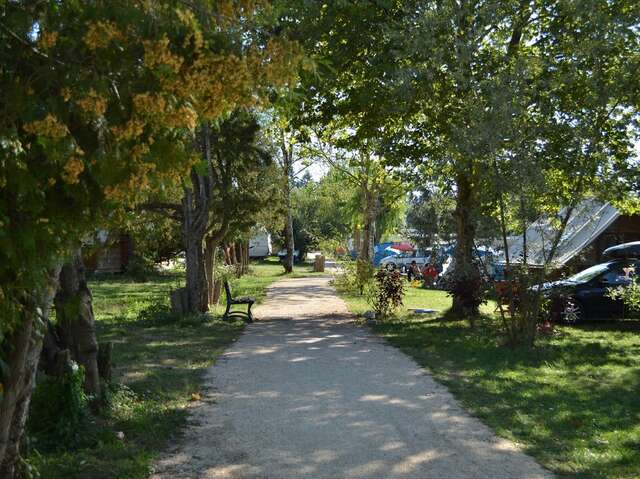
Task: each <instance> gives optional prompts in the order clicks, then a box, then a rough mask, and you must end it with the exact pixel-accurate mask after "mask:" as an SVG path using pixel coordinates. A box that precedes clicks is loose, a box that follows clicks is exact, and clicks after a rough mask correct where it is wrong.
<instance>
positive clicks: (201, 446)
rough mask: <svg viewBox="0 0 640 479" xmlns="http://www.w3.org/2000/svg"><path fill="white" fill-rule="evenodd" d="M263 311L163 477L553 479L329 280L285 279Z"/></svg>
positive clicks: (159, 477)
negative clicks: (381, 332) (391, 341)
mask: <svg viewBox="0 0 640 479" xmlns="http://www.w3.org/2000/svg"><path fill="white" fill-rule="evenodd" d="M256 317H257V318H259V319H260V321H259V322H257V323H255V324H252V325H249V327H248V328H247V330H246V332H245V333H244V334H243V335H242V336H241V338H240V339H239V340H238V341H237V342H236V343H235V344H234V345H233V347H231V348H230V349H229V350H228V351H227V352H226V353H225V354H224V355H223V356H222V357H221V358H220V359H219V360H218V363H217V364H216V365H215V366H214V367H212V368H211V369H210V370H209V372H208V374H207V378H206V383H207V389H206V391H205V396H206V399H205V401H204V403H203V404H202V405H201V406H200V407H198V408H197V409H196V411H195V413H194V416H193V425H192V426H191V427H190V428H189V429H188V431H187V433H186V436H185V438H184V440H183V441H181V444H179V445H178V446H177V447H176V450H175V451H173V452H171V453H169V454H168V455H167V456H166V457H164V458H163V459H162V460H161V461H159V462H158V464H157V471H158V472H157V474H156V475H154V476H152V477H153V478H154V479H169V478H172V479H174V478H181V479H184V478H193V479H196V478H198V479H201V478H202V479H204V478H220V479H222V478H224V479H236V478H256V479H257V478H261V479H289V478H291V479H298V478H309V479H323V478H326V479H329V478H331V479H342V478H353V479H356V478H357V479H364V478H366V479H372V478H380V479H396V478H411V479H413V478H416V479H426V478H439V479H453V478H490V479H506V478H518V479H524V478H531V479H533V478H547V477H551V475H550V474H549V473H548V472H546V471H544V470H543V469H542V468H541V467H540V466H539V465H537V464H536V463H535V462H534V461H533V460H532V459H531V458H530V457H528V456H526V455H524V454H523V453H522V452H519V451H518V450H517V448H516V447H514V445H513V444H511V443H509V442H508V441H505V440H502V439H498V438H496V437H495V436H494V435H493V434H492V433H491V431H490V430H489V429H488V428H486V427H485V426H484V425H482V424H481V423H480V422H479V421H478V420H476V419H474V418H472V417H470V416H469V415H468V414H467V413H466V412H464V411H463V410H462V408H461V407H460V406H459V405H458V404H457V402H456V401H455V400H454V399H453V397H452V396H451V395H450V394H449V392H448V391H447V390H446V389H445V388H444V387H443V386H441V385H439V384H437V383H436V382H435V381H434V380H433V379H432V378H431V376H430V375H429V374H427V373H426V372H425V371H424V370H422V369H421V368H420V367H418V366H417V365H416V364H415V363H414V362H413V361H412V360H411V359H410V358H408V357H407V356H406V355H404V354H403V353H401V352H400V351H398V350H397V349H395V348H393V347H391V346H389V345H387V344H386V343H385V342H384V341H383V340H381V339H379V338H377V337H375V336H374V335H372V334H371V333H370V332H368V330H367V329H366V328H363V327H358V326H356V325H354V324H353V323H352V322H351V321H350V319H349V315H348V312H347V309H346V306H345V305H344V303H343V302H342V300H340V299H339V298H337V297H336V295H335V292H334V291H333V289H332V288H331V287H330V286H329V285H328V279H327V278H320V277H313V278H301V279H291V280H284V281H280V282H278V283H275V284H274V285H273V286H272V287H271V288H270V290H269V296H268V299H267V301H266V302H265V303H264V304H263V305H261V306H260V307H258V308H256Z"/></svg>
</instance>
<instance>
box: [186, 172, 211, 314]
mask: <svg viewBox="0 0 640 479" xmlns="http://www.w3.org/2000/svg"><path fill="white" fill-rule="evenodd" d="M191 184H192V188H185V195H184V198H183V199H182V233H183V238H184V246H185V252H186V256H185V259H186V261H185V262H186V270H187V271H186V273H187V274H186V276H187V281H186V292H185V300H186V305H184V306H186V310H185V311H184V312H185V313H206V312H207V311H208V309H209V308H208V298H207V288H206V284H207V277H206V272H205V251H204V238H205V235H206V232H207V226H208V220H209V207H210V203H209V195H210V188H209V185H208V180H207V178H206V177H203V176H202V175H199V174H198V173H196V172H195V171H192V173H191Z"/></svg>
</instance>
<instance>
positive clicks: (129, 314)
mask: <svg viewBox="0 0 640 479" xmlns="http://www.w3.org/2000/svg"><path fill="white" fill-rule="evenodd" d="M307 270H308V267H307V265H303V266H300V267H299V268H298V270H297V271H296V272H295V273H294V276H304V275H305V274H307ZM282 277H283V274H282V267H281V266H280V265H279V263H278V262H277V261H273V260H271V261H269V260H267V261H264V262H261V263H259V264H255V265H253V266H252V271H251V274H249V275H247V276H244V277H242V278H240V279H237V280H234V281H232V288H233V291H234V294H237V295H253V296H256V297H257V299H258V301H261V300H262V299H263V298H264V296H265V288H266V287H267V286H268V285H269V284H271V283H272V282H274V281H276V280H278V279H280V278H282ZM183 283H184V274H183V273H179V272H174V273H167V274H163V275H158V276H156V277H153V279H152V280H150V281H148V282H144V283H136V282H134V281H132V280H131V279H129V278H127V277H122V276H109V277H104V278H100V279H95V280H93V281H91V284H90V286H91V289H92V292H93V296H94V311H95V314H96V319H97V329H98V339H99V341H100V342H105V341H112V342H113V343H114V352H113V354H114V355H113V364H114V371H113V373H114V380H115V381H114V382H115V383H116V384H118V386H117V387H116V388H115V389H114V391H113V393H112V395H111V405H110V407H109V408H108V410H107V411H105V412H104V413H102V414H101V416H100V417H98V418H91V419H90V421H91V422H90V423H88V424H87V427H86V428H84V430H83V431H82V432H81V434H80V435H79V437H78V439H77V441H75V442H76V444H74V445H73V446H68V447H63V448H60V449H58V450H53V451H52V450H50V451H47V452H46V453H45V452H42V453H38V452H37V451H34V452H33V453H32V454H31V456H30V458H29V459H30V462H31V463H32V464H34V465H35V466H36V467H37V468H38V469H39V470H40V473H41V477H42V478H47V479H62V478H77V479H80V478H83V479H86V478H91V479H115V478H123V477H127V478H132V479H138V478H139V479H142V478H146V477H148V475H149V473H150V467H151V464H152V462H153V460H154V458H155V457H157V455H158V453H159V452H160V451H162V450H163V449H164V448H165V447H166V445H167V443H168V442H169V440H170V439H171V438H172V437H175V436H176V434H177V433H178V432H179V431H180V430H181V429H182V428H183V427H184V426H185V424H186V420H187V417H188V413H189V407H190V405H192V404H193V400H194V399H196V398H197V395H198V394H199V392H200V388H201V386H202V379H203V373H204V371H205V370H206V369H207V368H208V367H209V366H211V365H212V364H213V363H214V362H215V360H216V358H217V357H218V356H219V355H220V354H221V353H222V352H223V351H224V349H225V348H226V347H227V346H228V345H229V344H230V343H231V342H233V341H235V340H236V338H237V337H238V336H239V334H240V333H241V331H242V329H243V327H244V323H243V322H241V321H239V322H231V323H226V322H222V321H218V320H210V321H206V322H205V321H202V319H201V318H182V319H175V318H171V317H170V316H169V315H167V314H166V311H165V310H164V309H163V308H162V307H159V305H160V306H162V305H165V308H166V305H167V304H168V297H169V292H170V290H171V289H174V288H177V287H180V286H181V285H183ZM221 309H222V308H221V307H220V306H219V307H218V308H216V311H215V312H214V313H216V314H217V313H219V312H220V310H221ZM141 312H142V314H141ZM145 312H146V314H145ZM157 313H164V316H162V315H161V314H160V315H158V314H157ZM119 432H122V433H124V439H120V438H118V433H119ZM36 447H37V444H36Z"/></svg>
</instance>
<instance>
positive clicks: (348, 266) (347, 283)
mask: <svg viewBox="0 0 640 479" xmlns="http://www.w3.org/2000/svg"><path fill="white" fill-rule="evenodd" d="M338 264H339V271H340V272H339V273H338V274H336V276H335V277H334V279H333V285H334V286H335V287H336V289H337V290H338V291H343V292H346V293H355V292H356V291H357V290H358V281H357V273H356V262H355V261H353V260H351V259H347V260H345V261H340V262H339V263H338Z"/></svg>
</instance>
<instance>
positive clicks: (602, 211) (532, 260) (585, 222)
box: [499, 200, 620, 267]
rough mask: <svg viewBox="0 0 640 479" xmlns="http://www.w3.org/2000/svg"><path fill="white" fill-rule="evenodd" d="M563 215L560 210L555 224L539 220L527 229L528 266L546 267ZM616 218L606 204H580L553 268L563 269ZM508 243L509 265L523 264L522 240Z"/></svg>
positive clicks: (568, 225)
mask: <svg viewBox="0 0 640 479" xmlns="http://www.w3.org/2000/svg"><path fill="white" fill-rule="evenodd" d="M566 212H567V209H566V208H563V209H562V210H561V211H560V213H559V214H558V218H556V219H555V220H551V219H549V218H548V217H541V218H539V219H538V220H536V221H535V222H534V223H532V224H531V225H530V226H529V227H528V228H527V232H526V237H527V264H530V265H534V266H541V265H544V264H545V263H546V258H548V256H549V254H550V252H551V247H552V244H553V241H554V239H555V237H556V234H557V231H558V230H557V226H558V223H559V218H563V217H564V215H565V214H566ZM619 216H620V212H619V211H618V210H617V209H616V208H614V207H613V206H611V205H610V204H609V203H601V202H598V201H596V200H585V201H583V202H582V203H580V204H579V205H578V206H577V207H575V208H574V210H573V212H572V214H571V216H570V218H569V221H568V223H567V226H566V228H565V230H564V233H563V234H562V237H561V238H560V242H559V243H558V248H557V250H556V253H555V255H554V258H553V260H552V261H551V264H552V265H553V266H555V267H560V266H563V265H564V264H565V263H567V261H569V260H570V259H571V258H573V257H574V256H576V255H577V254H578V253H580V251H582V250H583V249H584V248H586V247H587V246H589V245H590V244H591V243H592V242H593V241H595V239H596V238H597V237H598V236H600V235H601V234H602V233H603V232H604V230H606V229H607V228H608V227H609V226H610V225H611V224H612V223H613V222H614V221H615V220H616V219H617V218H618V217H619ZM507 243H508V244H509V260H510V261H511V262H512V263H520V262H522V259H523V238H522V236H521V235H520V236H515V237H510V238H509V240H508V242H507ZM504 260H505V257H504V253H503V254H502V255H501V257H500V259H499V261H501V262H504Z"/></svg>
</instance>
